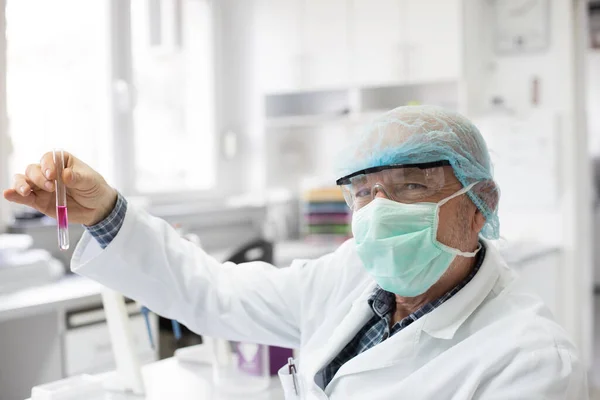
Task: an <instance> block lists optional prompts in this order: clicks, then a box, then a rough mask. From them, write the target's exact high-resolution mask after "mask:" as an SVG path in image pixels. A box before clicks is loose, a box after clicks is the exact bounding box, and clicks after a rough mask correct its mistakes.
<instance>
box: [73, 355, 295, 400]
mask: <svg viewBox="0 0 600 400" xmlns="http://www.w3.org/2000/svg"><path fill="white" fill-rule="evenodd" d="M142 375H143V378H144V383H145V385H146V395H145V396H144V397H140V396H135V395H127V394H119V393H107V394H106V395H105V396H104V397H99V398H94V399H89V398H85V399H84V398H82V399H81V400H103V399H106V400H108V399H110V400H142V399H143V400H165V399H170V400H201V399H212V400H229V399H231V400H234V399H237V400H239V399H246V400H280V399H283V389H282V388H281V384H280V382H279V378H278V377H277V376H275V377H272V378H271V385H270V387H269V389H268V390H266V391H264V392H260V393H255V394H244V395H239V394H238V395H228V394H226V393H222V392H219V391H218V390H217V389H216V388H215V386H214V384H213V383H212V379H211V376H212V369H211V367H210V366H208V365H193V364H185V363H181V362H179V361H177V360H176V359H174V358H168V359H166V360H162V361H158V362H155V363H152V364H149V365H146V366H144V367H143V368H142ZM108 376H109V374H103V375H101V377H103V378H106V377H108Z"/></svg>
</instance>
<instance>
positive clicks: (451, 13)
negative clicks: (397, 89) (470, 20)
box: [404, 0, 462, 82]
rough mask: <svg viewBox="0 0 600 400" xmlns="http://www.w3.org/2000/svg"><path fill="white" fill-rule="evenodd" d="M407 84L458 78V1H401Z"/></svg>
mask: <svg viewBox="0 0 600 400" xmlns="http://www.w3.org/2000/svg"><path fill="white" fill-rule="evenodd" d="M404 1H405V2H406V3H405V4H406V14H405V17H404V21H405V23H406V29H407V44H408V50H407V57H408V60H409V62H408V65H409V69H408V76H409V81H410V82H428V81H439V80H450V79H452V80H454V79H458V78H459V77H460V75H461V61H460V60H461V58H462V54H461V53H462V45H461V37H462V34H461V21H460V20H461V14H462V1H461V0H404Z"/></svg>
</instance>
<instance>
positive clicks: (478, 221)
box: [471, 207, 485, 234]
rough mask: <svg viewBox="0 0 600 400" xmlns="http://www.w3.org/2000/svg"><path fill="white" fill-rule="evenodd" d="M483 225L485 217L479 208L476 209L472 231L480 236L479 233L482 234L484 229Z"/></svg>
mask: <svg viewBox="0 0 600 400" xmlns="http://www.w3.org/2000/svg"><path fill="white" fill-rule="evenodd" d="M483 225H485V216H484V215H483V213H482V212H481V211H480V210H479V209H478V208H477V207H475V215H474V216H473V221H472V223H471V229H473V231H474V232H477V234H479V232H481V230H482V229H483Z"/></svg>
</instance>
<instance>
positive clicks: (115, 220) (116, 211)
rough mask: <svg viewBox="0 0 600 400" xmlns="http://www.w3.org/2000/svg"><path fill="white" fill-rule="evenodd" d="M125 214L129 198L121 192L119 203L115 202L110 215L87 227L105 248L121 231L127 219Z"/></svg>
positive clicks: (118, 197)
mask: <svg viewBox="0 0 600 400" xmlns="http://www.w3.org/2000/svg"><path fill="white" fill-rule="evenodd" d="M125 214H127V200H125V197H123V196H121V193H119V194H118V196H117V204H115V207H114V208H113V210H112V211H111V213H110V214H109V215H108V217H106V218H104V219H103V220H102V221H100V222H99V223H97V224H96V225H92V226H86V227H85V228H86V229H87V230H88V232H89V233H90V234H91V235H92V236H93V237H94V239H96V241H97V242H98V244H99V245H100V247H102V248H103V249H104V248H106V246H108V245H109V244H110V242H112V241H113V239H114V238H115V237H117V233H119V230H120V229H121V226H123V222H124V221H125Z"/></svg>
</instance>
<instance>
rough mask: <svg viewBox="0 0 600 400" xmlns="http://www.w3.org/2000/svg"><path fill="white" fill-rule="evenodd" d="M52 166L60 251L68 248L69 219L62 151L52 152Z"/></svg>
mask: <svg viewBox="0 0 600 400" xmlns="http://www.w3.org/2000/svg"><path fill="white" fill-rule="evenodd" d="M53 153H54V165H55V166H56V182H55V183H56V221H57V228H58V247H59V248H60V249H61V250H67V249H68V248H69V219H68V217H67V189H66V188H65V184H64V183H63V180H62V174H63V170H64V168H65V157H64V152H63V151H62V150H54V152H53Z"/></svg>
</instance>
